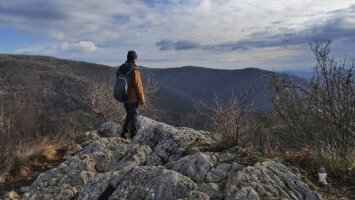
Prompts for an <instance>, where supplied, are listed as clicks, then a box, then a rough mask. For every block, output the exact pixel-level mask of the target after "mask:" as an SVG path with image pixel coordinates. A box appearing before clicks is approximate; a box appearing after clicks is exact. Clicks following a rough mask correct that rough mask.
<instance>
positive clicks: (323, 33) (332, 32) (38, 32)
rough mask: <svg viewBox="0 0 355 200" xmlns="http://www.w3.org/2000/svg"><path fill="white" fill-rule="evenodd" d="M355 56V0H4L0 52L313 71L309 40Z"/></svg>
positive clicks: (339, 54)
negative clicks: (324, 42)
mask: <svg viewBox="0 0 355 200" xmlns="http://www.w3.org/2000/svg"><path fill="white" fill-rule="evenodd" d="M325 39H330V40H332V41H333V43H332V55H334V56H335V57H337V58H341V57H343V56H344V55H347V56H348V57H352V58H355V0H287V1H285V0H248V1H245V0H102V1H97V0H84V1H78V0H0V53H7V54H30V55H49V56H55V57H59V58H65V59H72V60H81V61H88V62H94V63H101V64H106V65H110V66H117V65H119V64H121V63H122V62H124V61H125V58H126V54H127V51H129V50H135V51H136V52H137V54H138V64H139V65H142V66H146V67H164V68H166V67H178V66H186V65H193V66H202V67H212V68H223V69H239V68H246V67H257V68H262V69H267V70H276V71H283V70H286V71H288V70H309V69H311V67H313V66H314V63H315V58H314V56H313V54H312V52H311V50H310V47H309V43H310V42H314V41H316V40H325Z"/></svg>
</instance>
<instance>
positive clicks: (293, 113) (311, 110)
mask: <svg viewBox="0 0 355 200" xmlns="http://www.w3.org/2000/svg"><path fill="white" fill-rule="evenodd" d="M330 44H331V42H330V41H322V42H315V43H312V44H311V49H312V51H313V52H314V54H315V56H316V60H317V64H316V66H315V67H314V73H313V77H312V79H311V80H310V81H308V82H305V83H304V84H299V83H295V82H294V81H292V80H291V81H290V80H289V78H287V77H286V78H285V77H283V78H282V77H277V76H270V77H269V78H268V80H269V91H270V92H271V101H272V104H273V108H274V111H275V112H276V113H277V114H278V117H279V119H280V121H279V123H280V126H281V127H282V130H283V134H279V135H278V136H279V137H278V139H279V141H282V143H283V144H282V146H283V147H299V146H303V145H305V144H309V145H312V146H314V147H316V148H318V152H320V153H323V156H324V157H329V156H332V155H331V154H332V153H333V154H335V155H336V156H337V157H339V158H347V159H351V158H349V155H351V154H352V151H354V144H355V77H354V74H355V65H354V60H348V59H347V58H344V59H342V60H340V61H337V60H335V59H334V58H333V57H331V55H330V52H331V51H330ZM284 138H287V139H286V140H284ZM330 152H332V153H330Z"/></svg>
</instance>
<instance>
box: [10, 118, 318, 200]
mask: <svg viewBox="0 0 355 200" xmlns="http://www.w3.org/2000/svg"><path fill="white" fill-rule="evenodd" d="M139 124H140V128H139V131H138V134H137V135H136V136H135V138H133V140H132V141H127V140H124V139H122V138H120V137H118V136H117V133H118V132H117V131H119V130H120V126H118V125H116V124H113V123H106V124H104V125H103V126H102V127H101V130H99V133H100V134H101V136H99V135H97V134H96V132H88V133H85V135H83V137H81V139H80V140H79V141H80V142H79V143H80V144H78V145H76V146H73V148H72V149H71V150H70V151H68V153H67V155H66V156H65V158H66V160H65V161H64V162H63V163H61V164H60V165H58V166H57V167H55V168H53V169H51V170H49V171H47V172H44V173H42V174H40V175H39V176H38V178H37V179H36V180H35V181H34V182H33V183H32V184H31V185H30V186H28V187H23V188H21V193H19V195H20V196H17V194H16V193H14V192H10V193H7V195H6V196H4V198H5V199H10V196H11V198H19V199H81V200H89V199H90V200H91V199H97V198H98V197H100V196H102V195H106V197H107V199H137V200H138V199H139V200H140V199H158V200H159V199H200V200H207V199H310V200H312V199H315V200H316V199H320V197H319V195H318V194H317V193H315V192H313V191H312V190H310V189H309V187H308V186H307V185H306V184H305V183H304V182H302V180H301V178H300V176H299V175H298V174H295V173H293V172H292V171H291V170H290V169H289V168H288V167H286V166H285V165H283V164H282V163H281V162H279V161H276V160H267V161H265V162H262V163H257V164H255V165H254V166H243V165H241V164H239V161H238V156H237V152H238V149H237V148H236V149H230V150H228V151H224V152H212V151H208V150H207V149H208V148H206V147H208V146H209V145H211V144H212V143H213V142H214V140H213V137H212V135H211V133H209V132H205V131H196V130H193V129H190V128H176V127H173V126H170V125H167V124H165V123H161V122H156V121H154V120H151V119H149V118H146V117H141V118H140V119H139ZM84 136H85V137H84Z"/></svg>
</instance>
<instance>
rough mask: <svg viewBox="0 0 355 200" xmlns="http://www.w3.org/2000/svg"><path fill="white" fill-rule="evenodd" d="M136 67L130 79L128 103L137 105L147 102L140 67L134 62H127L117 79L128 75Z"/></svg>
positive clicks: (118, 72)
mask: <svg viewBox="0 0 355 200" xmlns="http://www.w3.org/2000/svg"><path fill="white" fill-rule="evenodd" d="M133 67H136V68H135V69H134V70H133V71H132V73H131V75H130V76H129V77H128V88H127V90H128V101H127V103H137V102H139V103H140V104H143V103H144V102H145V98H144V91H143V84H142V77H141V73H140V72H139V69H138V66H137V65H136V64H135V63H134V62H126V63H124V64H122V65H121V66H120V67H119V68H118V70H117V72H116V77H118V76H119V74H126V73H127V72H128V71H129V70H130V69H132V68H133Z"/></svg>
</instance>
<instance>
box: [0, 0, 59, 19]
mask: <svg viewBox="0 0 355 200" xmlns="http://www.w3.org/2000/svg"><path fill="white" fill-rule="evenodd" d="M0 13H2V15H8V16H12V17H20V18H23V19H26V20H41V21H43V20H45V21H50V20H65V19H66V14H65V12H62V11H60V10H58V9H57V8H56V6H55V5H54V4H53V3H51V2H48V1H37V2H36V1H35V2H25V3H23V5H22V6H21V7H18V6H3V5H0Z"/></svg>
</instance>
